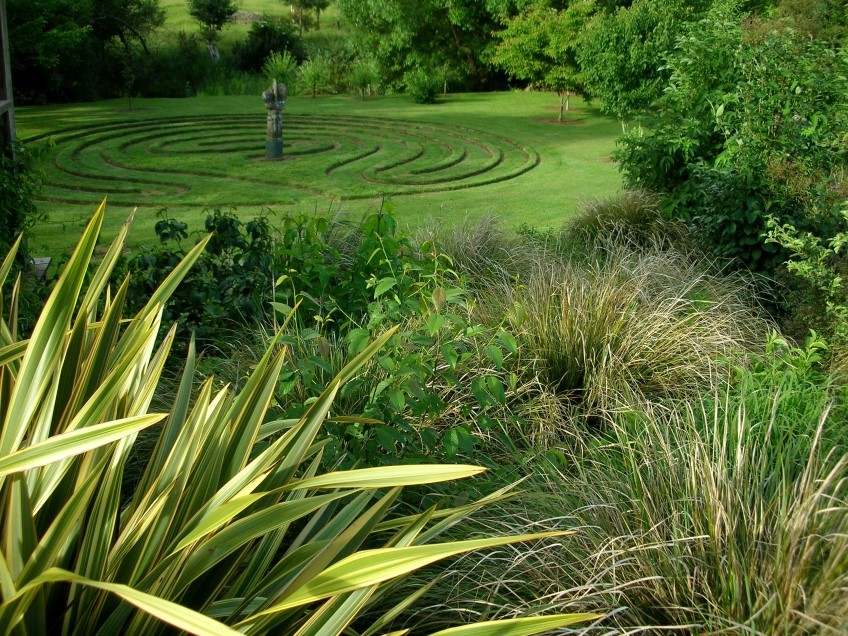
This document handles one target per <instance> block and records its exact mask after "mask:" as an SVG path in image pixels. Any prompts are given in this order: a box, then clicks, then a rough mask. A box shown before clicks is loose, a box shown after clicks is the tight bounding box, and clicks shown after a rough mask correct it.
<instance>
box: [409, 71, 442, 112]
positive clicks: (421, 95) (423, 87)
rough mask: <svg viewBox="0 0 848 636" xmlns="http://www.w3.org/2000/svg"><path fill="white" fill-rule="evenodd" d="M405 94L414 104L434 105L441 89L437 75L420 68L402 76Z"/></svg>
mask: <svg viewBox="0 0 848 636" xmlns="http://www.w3.org/2000/svg"><path fill="white" fill-rule="evenodd" d="M403 82H404V84H405V85H406V92H407V94H408V95H410V96H412V99H413V101H415V103H416V104H435V103H436V97H437V95H438V94H439V89H440V88H441V85H440V84H441V82H439V78H438V75H437V74H436V73H435V72H428V71H426V70H424V69H422V68H416V69H415V70H412V71H409V72H408V73H407V74H406V75H404V76H403Z"/></svg>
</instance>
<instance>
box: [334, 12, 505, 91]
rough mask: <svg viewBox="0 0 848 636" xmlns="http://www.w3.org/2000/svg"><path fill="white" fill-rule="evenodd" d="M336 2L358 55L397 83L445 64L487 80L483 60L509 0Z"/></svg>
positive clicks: (477, 82) (474, 80) (478, 81)
mask: <svg viewBox="0 0 848 636" xmlns="http://www.w3.org/2000/svg"><path fill="white" fill-rule="evenodd" d="M336 6H337V7H338V10H339V12H340V13H341V16H342V19H343V20H344V23H345V25H346V27H347V29H348V31H349V32H350V34H351V38H352V40H353V43H354V46H355V48H356V49H357V50H358V52H359V53H360V54H361V55H367V56H369V57H372V58H373V59H374V60H375V61H376V62H377V65H378V68H379V73H380V76H381V78H382V80H383V81H384V82H386V83H387V85H389V86H393V87H395V88H399V87H401V86H402V85H403V83H404V81H403V78H404V76H406V74H407V73H409V72H410V71H414V70H415V69H419V68H421V69H436V68H442V67H443V66H444V65H448V66H449V67H450V68H451V69H452V70H453V72H452V75H454V76H457V77H462V78H467V79H468V80H470V83H471V84H473V85H474V86H476V87H478V88H482V87H486V86H490V85H491V83H492V79H493V78H492V75H493V73H492V68H491V66H490V65H489V64H488V58H489V55H490V53H491V51H490V48H491V45H492V42H493V35H492V33H493V32H494V31H497V30H499V29H500V28H502V27H501V22H500V16H501V13H500V12H501V11H502V10H503V11H512V10H513V6H514V5H513V3H512V2H511V1H510V0H493V2H492V3H491V7H490V6H489V3H487V2H480V1H479V0H421V1H420V2H417V1H416V2H414V1H412V0H337V2H336Z"/></svg>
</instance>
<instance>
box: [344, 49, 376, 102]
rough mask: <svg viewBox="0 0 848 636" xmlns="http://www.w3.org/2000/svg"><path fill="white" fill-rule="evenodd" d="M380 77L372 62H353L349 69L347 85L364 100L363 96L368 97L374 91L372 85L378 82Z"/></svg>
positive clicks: (363, 60) (360, 60)
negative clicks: (366, 95)
mask: <svg viewBox="0 0 848 636" xmlns="http://www.w3.org/2000/svg"><path fill="white" fill-rule="evenodd" d="M379 79H380V75H379V72H378V70H377V64H376V63H374V62H373V61H372V60H366V59H358V60H354V62H353V64H352V65H351V67H350V69H349V76H348V83H349V85H350V87H351V88H353V89H354V90H356V91H359V96H360V98H361V99H362V100H365V94H366V93H368V94H369V95H370V94H371V92H372V91H373V90H374V85H375V84H376V83H377V82H378V81H379Z"/></svg>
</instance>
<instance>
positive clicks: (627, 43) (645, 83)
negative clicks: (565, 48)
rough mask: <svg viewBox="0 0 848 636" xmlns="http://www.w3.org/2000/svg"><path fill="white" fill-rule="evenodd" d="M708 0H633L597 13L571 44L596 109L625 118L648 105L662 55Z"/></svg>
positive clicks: (664, 75) (664, 77)
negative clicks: (598, 104)
mask: <svg viewBox="0 0 848 636" xmlns="http://www.w3.org/2000/svg"><path fill="white" fill-rule="evenodd" d="M707 4H708V0H695V1H693V2H688V1H686V0H635V1H634V2H633V3H632V4H631V5H630V6H629V7H619V8H617V9H616V10H615V11H614V12H602V13H599V14H597V15H596V16H595V17H594V18H593V19H592V20H591V21H590V22H589V24H588V25H587V27H586V29H585V30H584V32H583V35H582V36H581V38H580V42H579V43H578V48H577V62H578V64H579V66H580V68H581V69H582V70H583V79H584V83H585V86H586V89H587V90H588V92H589V93H591V94H592V95H594V96H596V97H599V98H600V99H601V110H603V111H604V112H607V113H610V114H613V115H615V116H617V117H618V118H619V120H621V124H622V128H623V129H625V130H626V128H627V120H628V119H629V118H630V117H632V116H634V115H636V116H638V115H639V114H640V113H641V112H642V111H645V110H646V109H648V108H649V107H650V106H651V104H652V103H653V102H654V101H655V100H657V99H658V98H659V97H660V96H661V95H662V92H663V89H664V88H665V86H666V84H667V82H668V76H669V71H668V69H667V68H666V65H665V57H666V56H667V55H668V53H669V52H670V51H671V50H672V49H673V48H674V45H675V42H676V40H677V37H678V36H679V35H681V34H682V33H683V32H685V27H686V25H687V24H689V23H691V22H692V21H694V20H696V19H697V18H698V17H699V15H700V12H701V11H702V10H703V9H704V8H705V6H706V5H707Z"/></svg>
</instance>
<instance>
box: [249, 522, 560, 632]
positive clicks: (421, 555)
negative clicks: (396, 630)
mask: <svg viewBox="0 0 848 636" xmlns="http://www.w3.org/2000/svg"><path fill="white" fill-rule="evenodd" d="M568 534H572V532H543V533H539V534H525V535H515V536H509V537H494V538H488V539H473V540H470V541H456V542H452V543H441V544H433V545H417V546H410V547H403V548H384V549H376V550H362V551H361V552H357V553H355V554H352V555H351V556H349V557H347V558H345V559H343V560H341V561H339V562H338V563H335V564H333V565H331V566H330V567H328V568H327V569H326V570H324V571H323V572H321V573H320V574H318V575H317V576H315V577H313V578H312V579H311V580H310V581H308V582H306V583H305V584H304V585H302V586H301V587H300V588H299V589H297V590H295V591H294V592H293V593H291V594H290V595H289V596H287V597H286V599H285V600H284V601H282V602H281V603H279V604H277V605H275V606H273V607H271V608H269V609H267V610H265V611H263V612H259V613H258V614H255V615H254V616H252V617H251V618H249V619H247V620H246V621H242V622H241V623H239V624H238V625H246V624H249V623H250V622H251V621H253V620H256V619H259V618H261V617H263V616H266V615H272V614H276V613H278V612H281V611H284V610H287V609H291V608H293V607H298V606H301V605H306V604H308V603H314V602H315V601H320V600H322V599H325V598H329V597H331V596H335V595H337V594H344V593H345V592H351V591H353V590H357V589H360V588H362V587H367V586H369V585H376V584H378V583H383V582H385V581H389V580H391V579H394V578H397V577H399V576H404V575H406V574H409V573H410V572H413V571H415V570H417V569H419V568H422V567H425V566H427V565H430V564H431V563H435V562H436V561H439V560H441V559H445V558H447V557H451V556H456V555H458V554H462V553H463V552H470V551H472V550H482V549H484V548H492V547H497V546H501V545H508V544H511V543H519V542H523V541H536V540H539V539H547V538H551V537H562V536H565V535H568ZM238 625H237V626H238Z"/></svg>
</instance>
